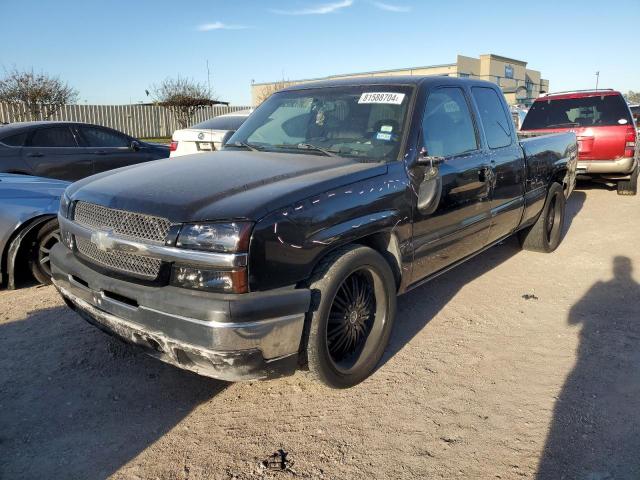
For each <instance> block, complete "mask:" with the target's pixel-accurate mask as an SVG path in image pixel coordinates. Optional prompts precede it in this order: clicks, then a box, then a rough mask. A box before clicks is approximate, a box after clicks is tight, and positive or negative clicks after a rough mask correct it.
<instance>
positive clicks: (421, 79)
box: [280, 75, 499, 92]
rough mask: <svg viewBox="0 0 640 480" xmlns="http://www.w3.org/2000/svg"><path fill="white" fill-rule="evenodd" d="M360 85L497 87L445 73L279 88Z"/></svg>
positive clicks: (352, 79) (327, 82)
mask: <svg viewBox="0 0 640 480" xmlns="http://www.w3.org/2000/svg"><path fill="white" fill-rule="evenodd" d="M361 85H363V86H364V85H408V86H425V87H429V86H436V85H451V86H455V85H467V86H483V87H486V86H489V87H491V88H499V87H498V86H497V85H496V84H495V83H492V82H487V81H485V80H474V79H470V78H458V77H447V76H445V75H384V76H379V77H378V76H376V77H353V78H338V79H331V80H317V81H312V82H305V83H299V84H296V85H291V86H289V87H287V88H283V89H282V90H280V91H281V92H286V91H293V90H306V89H311V88H329V87H340V86H344V87H354V86H361Z"/></svg>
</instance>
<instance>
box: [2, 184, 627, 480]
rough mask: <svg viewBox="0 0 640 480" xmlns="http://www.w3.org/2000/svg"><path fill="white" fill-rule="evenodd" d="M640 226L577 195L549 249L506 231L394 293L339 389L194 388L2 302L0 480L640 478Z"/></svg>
mask: <svg viewBox="0 0 640 480" xmlns="http://www.w3.org/2000/svg"><path fill="white" fill-rule="evenodd" d="M639 220H640V198H639V197H620V196H617V195H616V193H615V192H614V191H608V190H606V189H605V188H603V187H590V188H585V189H583V190H579V191H576V192H575V193H574V195H573V196H572V198H571V200H570V203H569V205H568V217H567V233H566V236H565V239H564V241H563V243H562V245H561V246H560V248H559V249H558V250H557V251H556V252H555V253H553V254H551V255H545V254H537V253H530V252H522V251H520V250H519V248H518V246H517V242H516V241H515V240H513V239H512V240H509V241H507V242H505V243H504V244H502V245H499V246H497V247H495V248H493V249H491V250H489V251H487V252H486V253H484V254H482V255H480V256H478V257H476V258H475V259H474V260H472V261H470V262H468V263H467V264H465V265H463V266H461V267H459V268H457V269H455V270H453V271H451V272H449V273H447V274H445V275H443V276H441V277H440V278H438V279H437V280H435V281H433V282H431V283H430V284H427V285H425V286H424V287H421V288H419V289H417V290H414V291H413V292H411V293H409V294H407V295H405V296H403V297H401V298H400V300H399V315H398V320H397V323H396V326H395V331H394V335H393V338H392V341H391V345H390V347H389V348H388V351H387V353H386V355H385V358H384V361H383V363H382V364H381V365H380V367H379V369H378V371H377V372H376V373H375V374H374V375H373V376H372V377H371V378H369V379H368V380H367V381H365V382H364V383H362V384H361V385H359V386H357V387H355V388H352V389H349V390H343V391H335V390H329V389H326V388H324V387H322V386H321V385H317V384H314V383H312V382H311V381H310V379H309V378H308V377H307V375H306V374H305V373H304V372H300V373H298V374H296V375H295V376H293V377H289V378H285V379H281V380H275V381H270V382H253V383H244V384H227V383H223V382H218V381H215V380H211V379H206V378H202V377H198V376H197V375H194V374H190V373H187V372H183V371H181V370H178V369H176V368H173V367H171V366H166V365H164V364H162V363H160V362H158V361H157V360H154V359H151V358H148V357H146V356H144V355H142V354H139V353H138V352H137V351H136V350H135V349H133V348H132V347H128V346H126V345H123V344H120V343H119V342H118V341H116V340H113V339H111V338H109V337H108V336H106V335H104V334H103V333H101V332H99V331H98V330H96V329H94V328H93V327H91V326H89V325H87V324H85V323H84V322H83V321H82V320H80V318H79V317H76V315H75V314H73V313H72V312H70V311H69V310H67V309H66V308H65V307H64V306H63V304H62V302H61V300H60V298H59V297H58V296H57V295H56V293H55V291H54V290H53V288H52V287H31V288H23V289H20V290H18V291H13V292H8V291H0V478H3V479H11V480H13V479H17V478H33V479H41V478H48V479H53V478H62V479H75V478H78V479H85V478H86V479H92V478H105V477H111V478H115V479H147V478H150V479H205V478H206V479H209V478H214V479H218V478H219V479H227V478H237V479H250V478H251V479H253V478H277V479H286V478H289V477H290V478H295V477H301V478H325V479H351V478H353V479H355V478H358V479H359V478H379V479H387V478H394V479H395V478H410V479H413V478H415V479H418V478H420V479H432V478H433V479H437V478H446V479H452V478H453V479H457V478H460V479H462V478H465V479H466V478H474V479H475V478H482V479H491V478H500V479H512V478H514V479H519V478H540V479H562V478H566V479H585V480H587V479H588V480H605V479H616V480H617V479H640V306H639V305H640V285H639V282H640V222H639ZM634 269H635V270H634ZM278 449H283V450H284V451H286V452H287V461H288V462H289V463H288V465H289V468H288V469H287V470H285V471H281V470H277V469H275V468H271V467H265V466H263V465H262V464H261V462H262V461H263V460H265V459H267V458H268V457H269V456H270V455H271V454H273V453H274V452H276V451H277V450H278Z"/></svg>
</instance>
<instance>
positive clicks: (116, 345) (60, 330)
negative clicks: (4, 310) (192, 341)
mask: <svg viewBox="0 0 640 480" xmlns="http://www.w3.org/2000/svg"><path fill="white" fill-rule="evenodd" d="M225 385H226V384H225V383H223V382H217V381H215V380H210V379H206V378H203V377H199V376H197V375H195V374H191V373H188V372H184V371H181V370H178V369H176V368H174V367H171V366H167V365H164V364H162V363H161V362H159V361H157V360H155V359H152V358H149V357H147V356H145V355H143V354H141V353H138V351H137V350H135V349H134V348H133V347H129V346H127V345H125V344H123V343H121V342H120V341H119V340H116V339H113V338H111V337H108V336H106V335H105V334H103V333H101V332H99V331H98V330H97V329H95V328H93V327H91V326H89V325H87V324H85V323H84V321H82V320H81V319H80V318H79V317H77V316H76V315H75V314H74V313H73V312H71V311H70V310H68V309H67V308H62V307H60V308H53V309H45V310H39V311H36V312H31V313H30V314H29V315H28V316H27V318H25V319H23V320H19V321H16V322H12V323H7V324H2V325H0V450H2V454H1V457H2V461H1V462H0V477H1V478H83V479H93V478H105V477H107V476H109V475H110V474H112V473H113V472H115V471H116V470H118V469H119V468H120V467H122V466H123V465H124V464H126V463H127V462H128V461H130V460H131V459H132V458H134V457H135V456H136V455H138V453H140V452H141V451H142V450H144V449H145V448H146V447H148V446H149V445H151V444H153V443H154V442H155V441H156V440H158V439H159V438H161V437H162V436H163V435H164V434H165V433H166V432H167V431H169V430H170V429H172V428H173V427H175V426H176V425H177V424H178V423H179V422H180V421H181V420H182V419H183V418H184V417H185V416H187V415H188V414H189V412H191V411H192V410H193V409H194V408H195V407H196V406H197V405H199V404H201V403H203V402H206V401H208V400H209V399H211V398H213V397H214V396H215V395H216V394H217V393H219V392H221V391H222V390H223V389H224V388H225ZM78 445H81V447H80V448H78Z"/></svg>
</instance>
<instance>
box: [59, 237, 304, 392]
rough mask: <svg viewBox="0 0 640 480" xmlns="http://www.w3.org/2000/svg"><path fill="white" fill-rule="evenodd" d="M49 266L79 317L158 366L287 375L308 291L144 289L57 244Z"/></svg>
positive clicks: (241, 375)
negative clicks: (134, 347) (156, 361)
mask: <svg viewBox="0 0 640 480" xmlns="http://www.w3.org/2000/svg"><path fill="white" fill-rule="evenodd" d="M51 267H52V273H53V283H54V285H55V287H56V288H57V289H58V291H59V292H60V294H61V295H62V297H63V298H64V300H65V302H66V303H67V305H69V306H70V307H71V308H72V309H74V310H75V311H76V312H77V313H79V314H80V316H82V317H83V318H84V319H85V320H87V321H88V322H90V323H92V324H93V325H95V326H97V327H98V328H100V329H102V330H104V331H106V332H108V333H110V334H112V335H115V336H118V337H120V338H122V339H123V340H125V341H127V342H130V343H134V344H136V345H139V346H141V347H142V348H143V349H144V350H145V351H146V352H147V353H148V354H150V355H152V356H154V357H156V358H159V359H160V360H162V361H164V362H167V363H170V364H173V365H176V366H178V367H180V368H183V369H186V370H191V371H194V372H196V373H199V374H201V375H205V376H208V377H213V378H218V379H221V380H227V381H240V380H250V379H262V378H273V377H278V376H282V375H288V374H291V373H293V372H294V371H295V368H296V366H297V360H298V352H299V348H300V341H301V338H302V330H303V326H304V319H305V314H306V312H307V310H308V309H309V303H310V297H311V295H310V291H309V290H306V289H282V290H277V291H271V292H257V293H249V294H243V295H229V294H214V293H207V292H199V291H194V290H187V289H183V288H177V287H172V286H161V287H158V286H155V287H153V286H145V285H140V284H137V283H131V282H126V281H124V280H118V279H115V278H111V277H108V276H106V275H102V274H101V273H98V272H96V271H95V270H93V269H91V268H89V267H88V266H86V265H85V264H83V263H82V262H80V261H79V260H78V259H77V258H76V257H75V256H74V255H73V253H72V252H71V251H70V250H69V249H68V248H67V247H65V246H64V245H63V244H58V245H56V246H55V247H54V248H53V249H52V251H51Z"/></svg>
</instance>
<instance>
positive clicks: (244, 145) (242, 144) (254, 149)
mask: <svg viewBox="0 0 640 480" xmlns="http://www.w3.org/2000/svg"><path fill="white" fill-rule="evenodd" d="M225 147H242V148H246V149H247V150H251V151H252V152H259V151H260V150H262V147H260V146H258V145H254V144H252V143H247V142H233V143H227V144H226V145H225Z"/></svg>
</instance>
